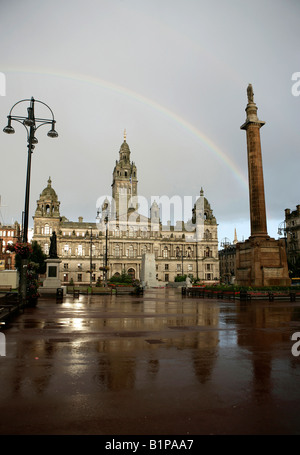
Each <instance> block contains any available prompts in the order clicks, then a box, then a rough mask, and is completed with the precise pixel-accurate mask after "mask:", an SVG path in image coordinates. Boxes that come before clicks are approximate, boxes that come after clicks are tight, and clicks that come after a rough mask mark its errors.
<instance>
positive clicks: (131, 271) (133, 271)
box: [127, 268, 135, 280]
mask: <svg viewBox="0 0 300 455" xmlns="http://www.w3.org/2000/svg"><path fill="white" fill-rule="evenodd" d="M127 273H128V275H130V276H131V278H132V279H133V280H134V279H135V270H134V269H132V268H130V269H128V272H127Z"/></svg>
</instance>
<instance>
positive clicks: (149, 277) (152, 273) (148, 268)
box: [141, 253, 158, 288]
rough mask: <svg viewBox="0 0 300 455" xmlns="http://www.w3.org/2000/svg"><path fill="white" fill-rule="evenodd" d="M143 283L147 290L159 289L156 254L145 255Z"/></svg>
mask: <svg viewBox="0 0 300 455" xmlns="http://www.w3.org/2000/svg"><path fill="white" fill-rule="evenodd" d="M141 282H142V285H143V287H145V288H154V287H158V281H157V279H156V266H155V255H154V253H144V254H143V256H142V266H141Z"/></svg>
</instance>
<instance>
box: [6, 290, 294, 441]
mask: <svg viewBox="0 0 300 455" xmlns="http://www.w3.org/2000/svg"><path fill="white" fill-rule="evenodd" d="M297 331H299V332H300V303H298V302H293V303H291V302H280V301H277V302H269V301H257V302H252V303H241V302H239V301H225V300H224V301H221V300H211V299H207V300H205V299H201V298H200V299H198V298H182V296H181V294H180V292H178V291H176V290H174V289H153V290H149V291H146V292H145V294H144V296H141V297H134V296H114V295H113V296H83V295H81V296H79V298H75V299H74V298H73V296H67V297H66V298H65V299H64V301H63V303H59V304H58V303H56V301H55V300H47V299H40V301H39V304H38V306H37V307H36V308H34V309H26V310H25V312H24V313H22V314H20V315H19V316H18V317H17V318H16V319H14V320H13V321H12V322H11V323H10V324H8V325H7V326H6V328H5V330H3V332H4V333H5V336H6V357H0V366H1V375H0V406H1V416H0V433H1V434H106V435H111V434H119V435H124V434H134V435H135V434H141V435H149V434H150V435H151V434H152V435H164V434H168V435H171V434H173V435H183V434H190V435H192V434H194V435H196V434H276V433H277V434H299V433H300V423H299V419H298V413H299V411H300V388H299V376H300V357H296V356H294V355H293V354H292V352H291V348H292V345H293V343H294V342H293V341H291V336H292V334H293V333H294V332H297Z"/></svg>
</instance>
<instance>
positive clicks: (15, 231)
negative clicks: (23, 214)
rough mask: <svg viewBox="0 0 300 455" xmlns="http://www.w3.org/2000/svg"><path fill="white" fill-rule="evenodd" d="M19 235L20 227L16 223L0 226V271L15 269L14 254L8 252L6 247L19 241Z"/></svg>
mask: <svg viewBox="0 0 300 455" xmlns="http://www.w3.org/2000/svg"><path fill="white" fill-rule="evenodd" d="M20 235H21V232H20V225H19V223H18V222H17V221H16V222H15V223H14V224H9V225H3V224H0V243H1V252H0V269H5V270H13V269H15V253H11V252H8V251H7V246H8V245H9V244H14V243H17V242H18V241H20Z"/></svg>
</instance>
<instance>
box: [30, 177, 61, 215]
mask: <svg viewBox="0 0 300 455" xmlns="http://www.w3.org/2000/svg"><path fill="white" fill-rule="evenodd" d="M51 183H52V181H51V178H50V177H49V179H48V185H47V186H46V188H44V189H43V191H42V192H41V194H40V198H39V200H38V201H37V208H36V211H35V216H45V217H59V216H60V215H59V205H60V202H59V201H58V198H57V194H56V192H55V190H54V189H53V188H52V186H51Z"/></svg>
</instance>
